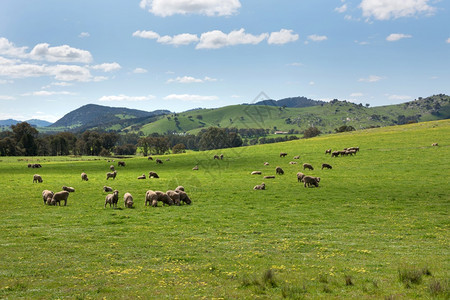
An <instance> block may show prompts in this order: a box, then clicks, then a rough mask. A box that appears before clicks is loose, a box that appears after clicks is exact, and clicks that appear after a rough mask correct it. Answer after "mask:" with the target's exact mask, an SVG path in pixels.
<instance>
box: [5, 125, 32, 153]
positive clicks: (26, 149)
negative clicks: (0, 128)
mask: <svg viewBox="0 0 450 300" xmlns="http://www.w3.org/2000/svg"><path fill="white" fill-rule="evenodd" d="M11 129H12V131H13V134H14V139H15V140H16V142H17V144H16V146H17V147H18V148H20V149H21V152H22V153H23V155H26V156H33V155H37V144H36V137H37V135H38V131H37V130H36V128H34V127H32V126H31V125H30V124H28V123H27V122H22V123H18V124H16V125H11Z"/></svg>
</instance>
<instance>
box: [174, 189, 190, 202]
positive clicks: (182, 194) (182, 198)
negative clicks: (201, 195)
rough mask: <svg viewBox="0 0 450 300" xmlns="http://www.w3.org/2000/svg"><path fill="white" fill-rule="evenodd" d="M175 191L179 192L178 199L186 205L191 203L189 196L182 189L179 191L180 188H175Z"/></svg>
mask: <svg viewBox="0 0 450 300" xmlns="http://www.w3.org/2000/svg"><path fill="white" fill-rule="evenodd" d="M175 192H177V193H178V194H180V201H182V202H184V203H186V204H187V205H190V204H191V203H192V201H191V199H190V198H189V196H188V195H187V194H186V193H185V192H184V191H180V190H178V191H177V190H175Z"/></svg>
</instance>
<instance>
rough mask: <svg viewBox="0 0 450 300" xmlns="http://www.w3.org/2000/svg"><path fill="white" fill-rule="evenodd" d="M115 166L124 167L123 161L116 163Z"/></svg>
mask: <svg viewBox="0 0 450 300" xmlns="http://www.w3.org/2000/svg"><path fill="white" fill-rule="evenodd" d="M117 165H118V166H119V167H125V162H124V161H118V162H117Z"/></svg>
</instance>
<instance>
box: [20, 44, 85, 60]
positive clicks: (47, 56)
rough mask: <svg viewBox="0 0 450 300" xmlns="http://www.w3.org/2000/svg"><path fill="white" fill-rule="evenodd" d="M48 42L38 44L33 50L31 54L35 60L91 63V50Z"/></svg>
mask: <svg viewBox="0 0 450 300" xmlns="http://www.w3.org/2000/svg"><path fill="white" fill-rule="evenodd" d="M49 46H50V45H49V44H47V43H42V44H37V45H36V46H35V47H34V48H33V50H31V52H30V54H29V56H30V58H32V59H35V60H46V61H51V62H79V63H89V62H91V61H92V55H91V53H89V51H86V50H81V49H77V48H72V47H70V46H68V45H63V46H57V47H49Z"/></svg>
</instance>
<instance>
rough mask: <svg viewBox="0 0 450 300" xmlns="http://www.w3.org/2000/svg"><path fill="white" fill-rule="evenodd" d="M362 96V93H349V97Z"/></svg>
mask: <svg viewBox="0 0 450 300" xmlns="http://www.w3.org/2000/svg"><path fill="white" fill-rule="evenodd" d="M362 96H364V94H363V93H351V94H350V97H362Z"/></svg>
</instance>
